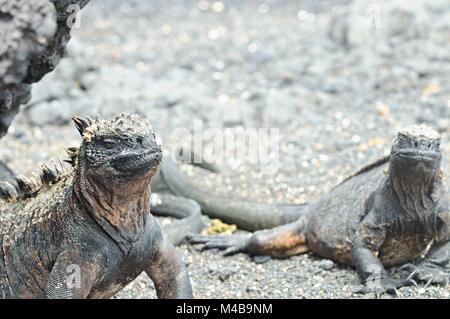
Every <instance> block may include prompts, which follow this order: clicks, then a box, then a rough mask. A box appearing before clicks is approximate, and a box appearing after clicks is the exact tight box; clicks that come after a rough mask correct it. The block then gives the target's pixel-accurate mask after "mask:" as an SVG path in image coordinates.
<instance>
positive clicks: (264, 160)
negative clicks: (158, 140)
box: [170, 120, 280, 174]
mask: <svg viewBox="0 0 450 319" xmlns="http://www.w3.org/2000/svg"><path fill="white" fill-rule="evenodd" d="M170 139H171V140H188V141H189V144H190V145H189V150H190V152H183V153H178V154H175V155H176V157H175V158H173V159H174V160H175V161H178V162H184V163H193V164H201V163H202V162H208V163H215V164H219V165H220V164H223V163H226V164H228V165H230V166H239V165H241V164H244V163H246V164H250V165H255V166H257V167H258V169H259V170H260V171H261V173H262V174H275V173H277V171H278V169H279V162H280V131H279V129H278V128H250V127H246V128H242V127H239V128H234V129H231V128H224V129H221V128H213V127H208V128H205V127H204V125H203V121H201V120H194V121H193V127H192V128H191V130H190V129H188V128H176V129H174V130H173V131H172V134H171V137H170Z"/></svg>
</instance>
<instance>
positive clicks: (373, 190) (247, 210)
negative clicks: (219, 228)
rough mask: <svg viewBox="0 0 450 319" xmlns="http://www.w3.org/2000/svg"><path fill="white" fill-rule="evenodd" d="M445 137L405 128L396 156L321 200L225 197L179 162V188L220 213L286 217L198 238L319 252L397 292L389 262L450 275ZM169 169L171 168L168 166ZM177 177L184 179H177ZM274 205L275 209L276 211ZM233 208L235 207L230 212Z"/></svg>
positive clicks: (261, 249)
mask: <svg viewBox="0 0 450 319" xmlns="http://www.w3.org/2000/svg"><path fill="white" fill-rule="evenodd" d="M441 160H442V152H441V149H440V136H439V135H438V133H436V132H434V131H433V130H431V129H429V128H427V127H423V126H420V127H414V128H412V129H407V130H402V131H400V132H399V133H398V135H397V137H396V138H395V140H394V141H393V145H392V151H391V154H390V156H389V157H386V158H384V159H382V160H379V161H378V162H376V163H375V164H372V165H369V166H367V167H366V168H364V169H362V170H361V171H359V172H358V173H357V174H355V175H354V176H352V177H350V178H348V179H347V180H345V181H344V182H343V183H342V184H340V185H338V186H337V187H336V188H334V189H333V190H332V191H330V192H329V193H328V194H326V195H324V196H322V197H321V198H320V199H319V200H318V201H316V202H314V203H311V204H307V205H302V206H297V207H295V206H294V205H291V206H282V205H265V204H258V203H250V202H245V201H238V200H234V199H231V198H220V197H219V196H215V195H213V194H210V193H207V192H206V191H202V190H199V189H196V188H195V187H194V185H191V184H189V181H187V180H186V178H183V175H182V174H181V173H180V172H178V171H177V170H175V169H172V170H170V171H169V170H166V175H167V172H170V173H171V174H170V178H168V177H167V176H166V180H169V181H171V182H172V185H171V186H172V190H174V191H175V192H176V193H177V194H178V195H182V196H186V197H189V198H192V199H194V200H195V201H197V202H198V203H199V204H200V205H201V206H202V208H204V207H206V209H207V210H208V212H214V217H217V218H221V219H223V220H225V221H230V222H234V223H236V224H237V225H238V226H242V225H243V226H246V228H247V229H248V228H250V227H248V226H249V225H250V224H251V223H254V224H255V225H256V226H254V228H261V226H262V225H270V221H271V216H272V220H273V221H272V223H273V224H274V225H276V224H283V223H285V220H289V219H291V218H294V217H295V215H297V217H295V218H296V220H295V221H293V222H291V223H288V224H285V225H281V226H278V227H275V228H272V229H267V230H261V231H257V232H255V233H253V234H250V235H230V236H218V237H209V236H206V237H205V236H194V237H193V238H192V240H191V242H192V243H202V244H204V245H205V248H206V249H213V248H218V249H223V250H225V252H226V254H227V255H229V254H235V253H238V252H245V253H248V254H250V255H267V256H272V257H277V258H285V257H289V256H292V255H296V254H301V253H305V252H308V251H312V252H314V253H316V254H317V255H320V256H322V257H325V258H328V259H332V260H334V261H336V262H339V263H343V264H348V265H352V266H355V267H356V269H357V271H358V273H359V275H360V278H361V280H362V281H363V283H365V284H367V286H366V287H367V288H368V290H375V291H376V292H383V291H388V292H392V291H394V290H395V288H396V287H397V286H401V285H403V284H406V282H405V281H403V280H402V281H398V282H397V281H395V280H393V279H392V278H390V276H389V275H388V273H387V271H386V270H385V267H390V266H395V265H405V264H407V263H410V262H417V265H411V264H408V265H407V267H408V268H413V269H414V271H413V273H412V274H411V276H410V278H408V279H411V278H414V279H417V280H419V281H428V282H429V283H444V282H448V278H449V275H450V272H449V271H450V263H449V261H450V256H449V255H450V244H449V239H450V228H449V225H450V224H449V222H450V220H449V207H448V196H447V193H446V191H445V189H444V184H443V173H442V171H441ZM163 173H164V171H163ZM175 181H176V183H175ZM271 210H272V214H271ZM228 212H229V213H228Z"/></svg>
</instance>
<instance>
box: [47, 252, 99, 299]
mask: <svg viewBox="0 0 450 319" xmlns="http://www.w3.org/2000/svg"><path fill="white" fill-rule="evenodd" d="M99 269H100V265H99V263H98V262H96V258H95V257H94V258H92V259H88V258H85V257H82V256H81V255H80V254H79V253H77V252H68V251H67V252H63V253H61V254H60V255H59V256H58V259H57V260H56V263H55V265H54V266H53V269H52V271H51V272H50V275H49V278H48V281H47V284H46V287H45V297H46V298H48V299H85V298H87V297H88V296H89V293H90V291H91V288H92V286H93V285H94V283H95V281H96V280H97V275H98V271H99Z"/></svg>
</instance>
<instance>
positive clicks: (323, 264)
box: [319, 259, 334, 270]
mask: <svg viewBox="0 0 450 319" xmlns="http://www.w3.org/2000/svg"><path fill="white" fill-rule="evenodd" d="M319 267H320V268H321V269H323V270H331V269H333V268H334V262H332V261H331V260H328V259H324V260H321V261H320V263H319Z"/></svg>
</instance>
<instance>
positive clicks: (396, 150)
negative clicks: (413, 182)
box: [391, 125, 442, 171]
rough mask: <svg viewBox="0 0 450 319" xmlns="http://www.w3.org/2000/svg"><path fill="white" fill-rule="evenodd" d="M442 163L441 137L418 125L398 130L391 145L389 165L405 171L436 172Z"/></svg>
mask: <svg viewBox="0 0 450 319" xmlns="http://www.w3.org/2000/svg"><path fill="white" fill-rule="evenodd" d="M441 161H442V151H441V137H440V135H439V133H437V132H436V131H434V130H433V129H431V128H430V127H427V126H424V125H420V126H413V127H410V128H407V129H403V130H400V131H399V132H398V135H397V137H396V138H395V139H394V142H393V143H392V151H391V163H392V164H394V165H396V166H401V167H402V168H405V169H413V170H422V171H423V170H424V171H436V170H439V169H440V166H441Z"/></svg>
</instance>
